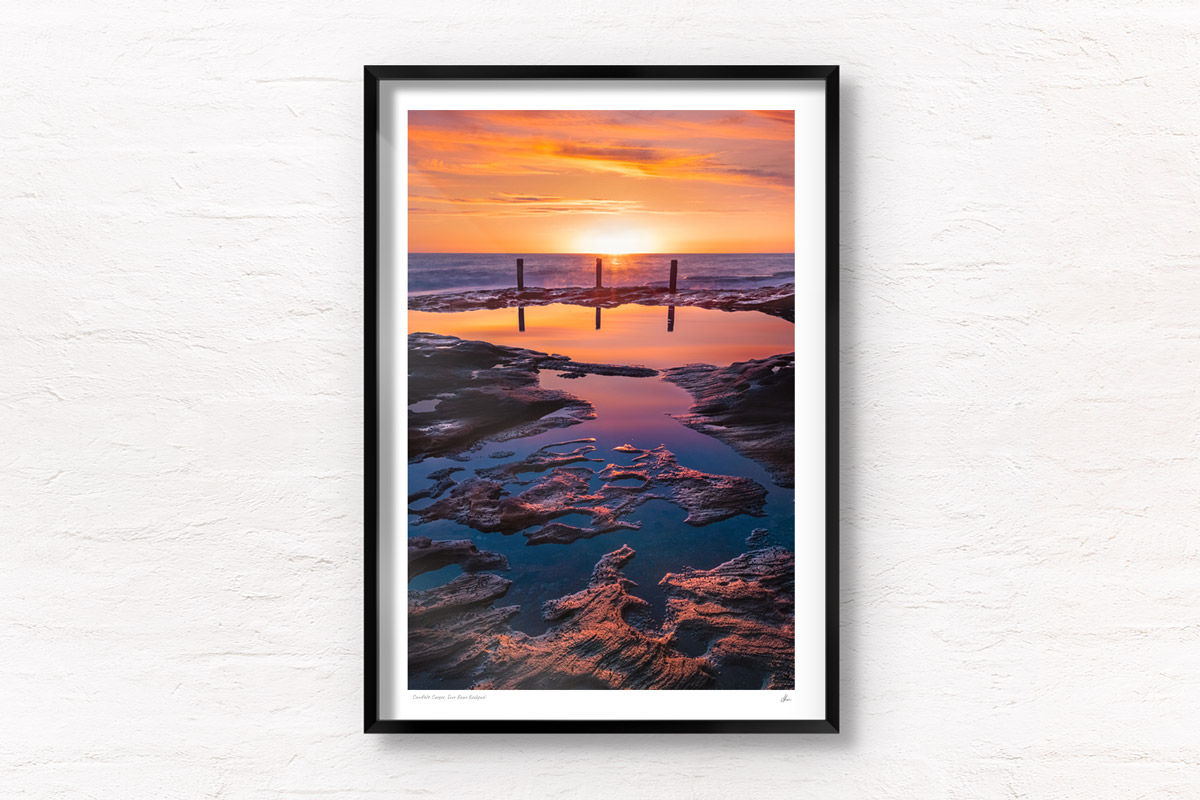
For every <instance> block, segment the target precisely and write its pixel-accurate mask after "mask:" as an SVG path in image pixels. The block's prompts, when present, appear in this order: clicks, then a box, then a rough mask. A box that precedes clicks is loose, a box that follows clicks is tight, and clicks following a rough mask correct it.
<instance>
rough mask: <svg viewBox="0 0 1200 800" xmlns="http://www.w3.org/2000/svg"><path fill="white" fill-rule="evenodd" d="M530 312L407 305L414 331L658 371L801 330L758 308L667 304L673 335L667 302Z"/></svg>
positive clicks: (732, 354) (749, 352) (773, 346)
mask: <svg viewBox="0 0 1200 800" xmlns="http://www.w3.org/2000/svg"><path fill="white" fill-rule="evenodd" d="M526 310H527V309H525V308H524V307H518V308H517V324H516V326H514V325H513V318H512V309H511V308H498V309H482V310H478V311H463V312H458V313H453V314H439V313H434V312H428V311H409V312H408V330H409V331H413V332H416V331H425V332H428V333H440V334H445V335H448V336H457V337H459V338H461V339H471V340H482V341H486V342H491V343H493V344H499V345H509V346H512V347H529V348H532V349H535V350H540V351H542V352H546V353H560V354H562V355H565V356H568V357H570V358H573V359H575V360H576V361H590V362H598V363H603V364H643V365H645V366H648V367H653V368H655V369H666V368H669V367H677V366H680V365H683V364H693V363H704V364H718V365H725V364H732V363H734V362H735V361H745V360H747V359H751V358H766V357H767V356H772V355H776V354H778V353H787V352H791V351H792V350H793V349H794V348H795V328H794V327H793V326H792V324H791V323H790V322H788V321H786V320H783V319H779V318H778V317H769V316H767V315H765V314H760V313H758V312H755V311H736V312H729V311H715V310H712V309H705V308H694V307H692V306H678V307H668V308H667V330H666V333H669V334H670V336H669V337H668V336H666V335H665V334H664V332H663V328H662V324H663V318H662V313H663V310H662V308H661V307H655V306H637V305H625V306H617V307H616V308H608V309H600V308H594V309H592V313H591V314H589V313H588V308H587V307H586V306H570V305H563V304H553V305H546V306H536V307H533V308H529V309H528V311H529V314H528V315H526V314H525V311H526ZM602 315H603V320H602ZM601 321H603V323H604V324H603V328H601V325H600V323H601ZM676 323H678V325H676Z"/></svg>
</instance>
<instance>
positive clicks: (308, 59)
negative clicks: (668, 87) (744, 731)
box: [0, 0, 1200, 800]
mask: <svg viewBox="0 0 1200 800" xmlns="http://www.w3.org/2000/svg"><path fill="white" fill-rule="evenodd" d="M1195 17H1196V14H1195V9H1194V6H1192V5H1191V4H1189V3H1186V2H1178V3H1177V2H1167V1H1165V0H1160V1H1159V2H1155V3H1143V4H1134V3H1130V2H1127V0H1120V2H1118V1H1117V0H1094V1H1093V2H1088V3H1024V4H1019V3H1011V4H1002V3H980V4H953V5H952V4H943V5H940V6H931V5H930V4H928V3H915V2H908V3H896V4H886V5H885V4H880V3H878V2H867V0H845V2H840V3H838V4H828V3H818V4H806V3H795V2H785V1H784V0H760V2H757V3H753V4H737V3H732V2H724V1H722V0H718V1H716V2H714V1H712V0H696V1H692V2H682V1H681V0H666V1H665V2H656V3H646V2H640V1H639V2H634V1H633V0H613V1H612V2H606V3H585V2H579V1H578V0H566V1H565V2H564V1H563V0H558V1H557V2H547V1H545V0H525V2H521V3H516V4H509V3H495V2H482V1H481V0H461V2H457V3H446V4H434V3H426V4H414V3H395V2H366V3H362V4H355V5H354V6H353V7H349V6H341V5H337V4H331V3H329V2H327V0H321V2H317V0H291V1H290V2H289V3H287V4H286V6H285V5H283V4H281V3H274V2H267V3H238V4H226V5H221V6H216V5H208V4H201V3H191V4H177V5H172V6H170V7H168V6H166V5H164V4H162V3H158V2H149V0H114V1H113V2H107V3H81V2H70V0H67V1H66V2H59V3H53V4H51V3H24V4H19V3H9V4H6V7H5V14H4V26H3V30H2V32H0V39H2V44H3V46H0V64H2V65H3V75H4V76H5V80H4V86H5V88H4V89H3V92H2V99H0V107H2V108H3V120H4V123H3V131H4V136H5V140H4V141H5V145H4V152H5V157H4V158H3V159H0V176H2V177H0V186H3V187H4V192H3V193H0V207H2V208H3V213H2V214H0V241H3V242H4V264H5V268H4V278H3V286H4V291H3V292H2V293H0V307H2V308H3V313H0V332H2V334H3V341H4V344H3V352H4V364H5V367H4V369H5V372H4V379H3V382H2V383H3V391H2V394H3V402H2V403H0V429H3V431H4V453H5V457H4V459H3V461H0V501H2V502H4V503H5V506H4V515H5V528H4V550H3V569H4V577H3V580H0V645H2V646H0V708H3V709H4V715H3V718H2V720H0V727H2V734H0V786H3V793H4V794H6V795H9V796H15V797H17V798H21V800H25V798H30V800H73V798H80V797H89V796H91V797H96V798H122V799H123V800H125V799H127V800H144V799H146V798H152V799H153V800H159V798H172V800H173V799H174V798H187V799H188V800H191V799H192V798H206V799H207V798H220V800H299V798H316V797H329V798H338V800H368V799H369V800H376V799H377V798H379V797H381V796H390V797H397V798H400V797H413V798H422V800H424V799H425V798H429V799H430V800H440V798H457V797H466V796H469V795H471V794H472V793H475V792H477V791H478V788H479V786H481V785H484V786H487V787H488V791H489V792H491V793H494V794H495V795H496V796H497V798H498V799H499V800H524V798H529V797H547V798H549V797H553V798H563V800H598V799H600V798H605V799H607V798H621V799H622V800H662V798H664V797H677V796H683V797H689V798H696V800H715V798H722V797H727V796H729V795H732V794H737V793H739V792H744V791H746V787H752V790H753V791H754V792H756V793H758V794H761V795H763V796H767V797H797V796H799V797H809V796H811V797H819V798H822V800H852V799H855V800H856V799H857V798H865V797H870V798H881V800H909V799H910V798H914V797H918V798H923V797H930V798H947V799H948V800H974V799H975V798H1006V797H1021V796H1022V795H1024V796H1026V797H1033V798H1043V797H1047V798H1086V800H1129V799H1130V798H1137V797H1147V798H1155V800H1192V799H1193V798H1195V797H1196V796H1197V794H1198V791H1200V776H1198V775H1197V768H1196V766H1195V762H1196V760H1197V753H1196V751H1197V746H1196V733H1195V730H1196V725H1195V698H1196V697H1197V696H1198V693H1200V686H1198V685H1197V684H1198V680H1197V675H1200V663H1197V654H1196V651H1197V648H1196V641H1195V637H1196V629H1195V627H1194V625H1193V624H1192V621H1193V620H1195V619H1197V618H1198V617H1200V597H1198V596H1197V592H1196V576H1197V573H1198V570H1200V552H1198V551H1197V548H1196V546H1195V542H1196V539H1195V534H1194V533H1193V530H1194V527H1195V525H1196V520H1197V518H1200V508H1198V505H1200V504H1198V502H1197V499H1196V492H1195V490H1194V487H1195V485H1196V476H1197V474H1200V464H1198V460H1197V456H1196V448H1195V445H1194V444H1193V439H1194V436H1195V434H1196V428H1197V420H1200V395H1198V394H1197V392H1196V391H1195V388H1194V384H1195V382H1194V379H1193V377H1194V371H1195V362H1196V358H1197V336H1198V335H1200V325H1198V322H1197V314H1196V284H1197V275H1198V270H1200V257H1198V249H1197V246H1196V241H1195V240H1196V234H1195V228H1196V208H1195V176H1194V168H1195V161H1194V158H1195V154H1196V153H1197V152H1200V143H1198V142H1197V139H1198V138H1200V135H1198V131H1200V105H1198V104H1197V103H1196V96H1197V93H1196V89H1197V86H1196V82H1197V80H1196V70H1195V66H1194V65H1195V49H1196V38H1195V37H1196V19H1195ZM466 61H469V62H471V63H478V64H506V63H523V62H529V63H534V62H536V63H545V64H609V63H617V64H622V63H625V64H647V63H664V64H688V63H715V64H724V63H730V64H732V63H767V64H790V63H797V62H804V63H841V64H842V65H843V66H842V92H841V99H842V115H841V136H842V153H843V157H842V164H841V193H840V202H841V226H840V245H841V250H840V260H841V266H842V281H841V297H842V314H843V317H842V320H843V329H842V380H843V385H842V402H843V406H842V414H843V416H842V448H843V449H842V453H843V459H844V460H843V465H842V471H841V475H840V480H841V484H842V508H841V509H840V515H841V521H842V535H843V542H842V556H843V562H842V586H843V589H842V607H841V631H842V643H843V648H844V649H843V662H842V680H843V695H842V715H843V723H844V728H843V730H844V733H843V734H842V735H841V736H839V737H827V738H822V737H806V738H804V739H803V740H801V741H798V740H797V738H796V737H773V736H733V735H721V736H660V737H648V736H563V737H555V736H536V735H529V736H521V735H506V736H397V737H391V738H383V737H364V736H363V735H362V734H361V733H359V732H358V729H359V723H360V714H361V700H362V690H361V688H360V687H361V680H362V624H361V620H362V562H361V559H362V528H363V512H362V469H363V464H362V448H363V439H362V430H363V429H362V423H363V416H362V415H363V397H362V358H363V343H362V320H363V297H362V285H363V284H362V231H363V218H362V215H363V210H362V207H363V204H362V186H363V175H362V145H361V141H362V133H363V130H362V129H363V125H362V86H361V80H362V71H361V67H360V65H361V64H363V63H396V62H405V63H413V64H448V63H462V62H466ZM799 244H800V245H801V246H803V242H800V243H799ZM814 263H815V262H814ZM809 300H810V298H809V297H808V296H807V295H806V294H805V293H804V292H803V291H801V292H800V293H799V294H797V296H796V305H797V314H796V319H797V322H796V324H797V329H798V332H799V333H800V334H801V336H802V340H803V337H805V336H808V337H814V338H819V337H820V335H821V327H820V325H819V324H814V325H812V326H809V327H805V323H806V321H807V320H809V319H813V318H815V312H816V310H819V301H818V309H815V310H814V309H813V308H812V306H811V304H810V303H809ZM798 355H799V354H798ZM799 369H800V370H801V372H802V373H803V368H802V367H801V368H799ZM800 385H801V386H802V385H803V384H800ZM830 477H831V479H833V477H834V476H830ZM797 483H798V487H800V486H802V485H803V483H804V481H802V480H799V481H797ZM797 567H798V569H800V570H803V568H804V567H803V564H801V563H799V562H798V564H797ZM797 590H798V592H800V593H801V594H803V592H804V587H803V586H802V585H798V587H797ZM1114 731H1119V733H1118V734H1114Z"/></svg>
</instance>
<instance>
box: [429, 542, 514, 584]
mask: <svg viewBox="0 0 1200 800" xmlns="http://www.w3.org/2000/svg"><path fill="white" fill-rule="evenodd" d="M451 564H459V565H461V566H462V568H463V571H464V572H479V571H480V570H485V569H508V559H507V558H505V557H504V556H503V555H501V554H500V553H490V552H488V551H486V550H480V549H479V548H478V547H476V546H475V544H474V542H472V541H470V540H469V539H449V540H442V541H433V540H431V539H429V537H427V536H410V537H409V538H408V577H409V578H414V577H416V576H417V575H422V574H424V573H426V572H433V571H434V570H436V569H441V568H442V567H447V566H449V565H451Z"/></svg>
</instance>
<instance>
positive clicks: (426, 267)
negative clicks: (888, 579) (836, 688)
mask: <svg viewBox="0 0 1200 800" xmlns="http://www.w3.org/2000/svg"><path fill="white" fill-rule="evenodd" d="M794 125H795V120H794V112H792V111H789V110H759V109H728V110H718V111H623V110H619V109H617V110H597V111H538V110H529V111H453V110H445V111H410V112H409V113H408V165H407V167H408V198H407V200H408V207H407V214H408V281H407V283H408V320H407V321H408V331H409V333H408V343H407V347H408V396H407V403H408V409H407V410H408V466H407V469H408V485H409V489H410V494H409V496H408V512H409V528H408V542H407V548H408V586H407V590H408V597H407V599H408V642H407V662H408V687H407V688H408V689H410V690H428V691H431V692H437V691H448V690H509V689H526V690H547V689H573V690H613V689H645V690H658V691H670V690H681V689H684V690H710V691H716V692H720V691H723V690H735V689H740V690H764V689H785V690H786V689H792V688H793V683H794V672H795V669H794V661H795V631H794V615H795V587H794V572H795V570H794V560H795V544H794V543H795V535H796V532H795V514H794V499H793V487H794V480H795V476H794V472H793V465H794V461H795V454H794V450H795V439H794V423H795V419H794V388H795V381H796V375H795V369H794V358H793V349H794V340H795V332H794V325H793V313H794V312H793V309H794V303H793V294H794V292H795V270H796V264H795V258H794V254H793V253H794V241H793V236H794V215H795V209H794V181H795V176H794V170H793V163H794V145H795V140H794Z"/></svg>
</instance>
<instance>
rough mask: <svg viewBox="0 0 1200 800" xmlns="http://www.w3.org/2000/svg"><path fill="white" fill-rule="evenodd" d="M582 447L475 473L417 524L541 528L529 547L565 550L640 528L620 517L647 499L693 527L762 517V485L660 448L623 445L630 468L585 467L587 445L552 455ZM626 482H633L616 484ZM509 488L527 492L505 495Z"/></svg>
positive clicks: (421, 513) (419, 514)
mask: <svg viewBox="0 0 1200 800" xmlns="http://www.w3.org/2000/svg"><path fill="white" fill-rule="evenodd" d="M581 441H583V440H577V441H572V442H560V443H557V444H553V445H546V446H545V447H543V448H540V449H539V450H537V451H535V452H534V453H532V454H531V455H529V456H528V457H526V458H525V459H522V460H521V461H517V462H512V463H508V464H499V465H497V466H495V467H487V468H483V469H477V470H476V475H475V477H472V478H467V479H466V480H463V481H461V482H460V483H456V484H454V485H453V486H451V487H450V488H449V489H448V490H447V492H446V494H445V496H444V497H441V498H440V499H438V500H437V501H436V502H434V503H432V504H430V505H428V506H426V507H425V508H422V509H419V510H414V511H413V512H412V513H414V514H415V515H416V522H417V524H421V523H426V522H431V521H433V520H438V519H450V520H454V521H455V522H458V523H460V524H463V525H467V526H469V527H471V528H474V529H475V530H477V531H483V532H500V533H505V534H510V533H516V532H518V531H524V530H526V529H527V528H532V527H533V526H541V527H538V528H537V529H534V530H528V531H526V533H525V534H524V535H525V536H526V538H527V543H528V544H531V545H536V544H568V543H570V542H573V541H576V540H578V539H586V538H590V537H592V536H597V535H599V534H601V533H609V532H611V531H616V530H622V529H636V528H638V527H640V523H636V522H630V521H627V520H626V519H625V517H627V516H628V515H629V514H630V513H632V512H633V511H634V509H636V508H637V507H638V506H640V505H641V504H643V503H646V502H648V501H650V500H666V501H667V502H670V503H674V504H675V505H677V506H679V507H680V508H682V509H684V510H685V511H687V512H688V516H687V517H686V519H685V520H684V521H685V522H687V523H688V524H690V525H697V526H699V525H707V524H709V523H710V522H717V521H719V520H723V519H729V518H730V517H733V516H736V515H737V514H747V515H749V516H762V515H763V505H764V503H765V502H766V496H767V492H766V489H764V488H763V487H762V486H761V485H759V484H758V483H756V482H755V481H753V480H751V479H750V478H742V477H736V476H731V475H716V474H712V473H707V472H701V471H699V470H695V469H690V468H688V467H684V466H682V465H680V464H679V462H678V461H677V460H676V459H675V456H674V454H672V453H671V451H669V450H667V449H666V448H665V447H657V448H655V449H653V450H641V449H639V448H634V447H630V446H628V445H626V446H623V448H624V449H622V450H621V452H626V453H630V452H634V453H638V455H637V456H636V457H635V458H634V459H633V464H632V465H631V466H619V465H617V464H608V465H607V466H605V467H604V468H603V469H601V470H599V471H595V470H593V469H592V468H591V467H588V466H584V463H585V462H589V461H597V459H590V458H588V457H587V454H588V453H590V452H592V451H594V450H595V447H593V446H591V445H590V444H584V446H582V447H579V448H576V449H574V450H572V451H570V452H567V453H556V452H552V451H551V450H550V448H555V447H560V446H562V445H564V444H576V443H579V442H581ZM588 441H590V440H588ZM600 463H603V462H600ZM546 470H549V471H548V472H547V471H546ZM527 472H537V473H543V474H540V475H537V476H536V477H534V478H531V479H528V480H521V479H520V478H519V477H518V476H520V475H522V474H524V473H527ZM593 476H598V477H600V478H602V479H603V480H604V481H605V483H604V484H603V485H602V486H601V487H600V488H599V489H595V490H594V489H593V488H592V485H591V479H592V477H593ZM628 480H633V481H636V482H637V483H636V485H629V484H620V485H618V482H620V481H628ZM508 485H517V486H528V488H526V489H524V490H523V491H521V492H519V493H517V494H511V493H510V491H509V490H508V489H507V488H506V486H508ZM568 514H584V515H587V516H588V517H590V518H591V524H590V525H587V526H580V525H568V524H565V523H561V522H554V520H556V519H558V518H559V517H564V516H566V515H568Z"/></svg>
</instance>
